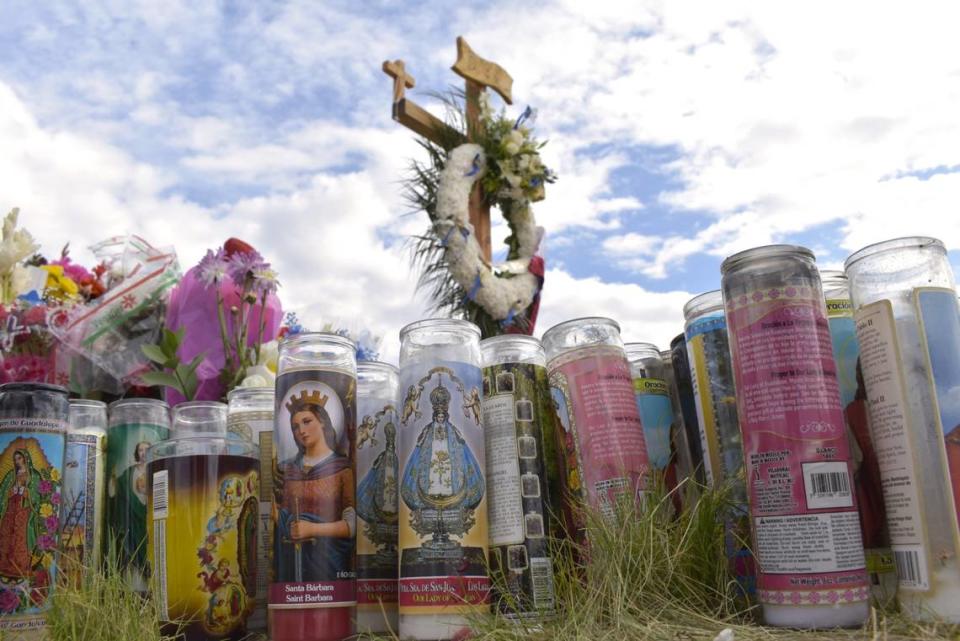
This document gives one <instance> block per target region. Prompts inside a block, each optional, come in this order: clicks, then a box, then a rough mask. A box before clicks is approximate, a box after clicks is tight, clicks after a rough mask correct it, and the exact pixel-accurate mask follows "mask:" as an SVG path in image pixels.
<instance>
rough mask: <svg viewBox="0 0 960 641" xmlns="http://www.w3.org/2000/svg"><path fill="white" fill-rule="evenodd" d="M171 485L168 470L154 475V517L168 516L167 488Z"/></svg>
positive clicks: (163, 517)
mask: <svg viewBox="0 0 960 641" xmlns="http://www.w3.org/2000/svg"><path fill="white" fill-rule="evenodd" d="M168 487H169V481H168V474H167V471H166V470H163V471H162V472H156V473H155V474H154V475H153V518H154V519H165V518H167V516H168V510H167V507H168V506H167V488H168Z"/></svg>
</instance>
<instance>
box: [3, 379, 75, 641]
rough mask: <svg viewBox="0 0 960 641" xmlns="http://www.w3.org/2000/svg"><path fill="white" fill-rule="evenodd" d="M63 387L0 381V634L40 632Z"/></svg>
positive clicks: (64, 416) (49, 576)
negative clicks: (2, 383) (3, 382)
mask: <svg viewBox="0 0 960 641" xmlns="http://www.w3.org/2000/svg"><path fill="white" fill-rule="evenodd" d="M69 413H70V406H69V402H68V400H67V390H66V389H64V388H62V387H58V386H56V385H46V384H43V383H7V384H5V385H0V636H4V637H5V638H11V639H41V638H44V637H45V631H44V629H43V627H44V616H45V612H46V611H47V609H48V608H49V599H50V597H51V595H52V593H53V589H54V586H55V585H56V581H57V564H56V552H57V545H58V542H59V537H60V519H59V513H60V512H59V510H60V503H61V496H62V495H61V489H60V483H61V480H62V478H63V458H64V448H65V445H66V433H67V424H68V421H69Z"/></svg>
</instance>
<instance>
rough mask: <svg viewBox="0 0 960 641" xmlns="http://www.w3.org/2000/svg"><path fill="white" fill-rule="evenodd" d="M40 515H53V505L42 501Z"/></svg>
mask: <svg viewBox="0 0 960 641" xmlns="http://www.w3.org/2000/svg"><path fill="white" fill-rule="evenodd" d="M40 516H42V517H44V518H46V517H48V516H53V506H52V505H50V504H49V503H44V504H43V505H41V506H40Z"/></svg>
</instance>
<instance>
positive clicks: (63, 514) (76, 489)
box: [60, 399, 107, 584]
mask: <svg viewBox="0 0 960 641" xmlns="http://www.w3.org/2000/svg"><path fill="white" fill-rule="evenodd" d="M106 442H107V405H106V403H102V402H100V401H89V400H81V399H75V400H71V401H70V431H69V433H68V434H67V450H66V463H65V465H64V472H63V490H62V491H61V492H60V496H61V504H60V535H61V541H60V550H61V556H60V567H61V570H62V571H63V572H65V573H67V574H69V575H70V582H71V583H72V584H77V583H78V582H79V579H80V577H81V576H82V574H83V571H84V569H86V570H91V569H93V568H99V567H100V558H101V552H102V550H103V540H102V539H103V528H104V526H105V518H106V517H105V505H104V498H105V496H106V489H107V485H106V472H107V452H106Z"/></svg>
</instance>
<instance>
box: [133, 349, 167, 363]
mask: <svg viewBox="0 0 960 641" xmlns="http://www.w3.org/2000/svg"><path fill="white" fill-rule="evenodd" d="M140 351H141V352H143V355H144V356H146V357H147V358H149V359H150V360H151V361H153V362H154V363H158V364H159V365H166V364H167V361H168V360H170V359H169V357H168V356H167V353H166V351H165V350H164V349H163V348H162V347H160V346H159V345H141V346H140Z"/></svg>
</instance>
